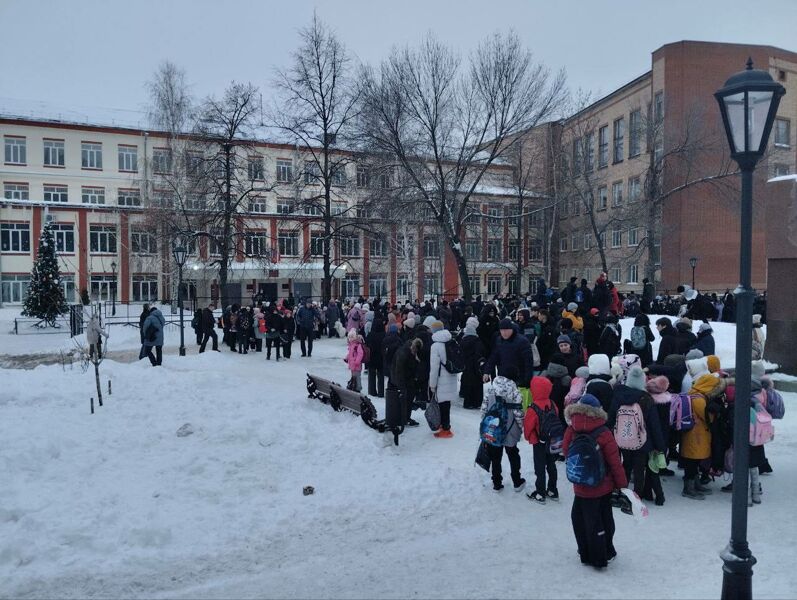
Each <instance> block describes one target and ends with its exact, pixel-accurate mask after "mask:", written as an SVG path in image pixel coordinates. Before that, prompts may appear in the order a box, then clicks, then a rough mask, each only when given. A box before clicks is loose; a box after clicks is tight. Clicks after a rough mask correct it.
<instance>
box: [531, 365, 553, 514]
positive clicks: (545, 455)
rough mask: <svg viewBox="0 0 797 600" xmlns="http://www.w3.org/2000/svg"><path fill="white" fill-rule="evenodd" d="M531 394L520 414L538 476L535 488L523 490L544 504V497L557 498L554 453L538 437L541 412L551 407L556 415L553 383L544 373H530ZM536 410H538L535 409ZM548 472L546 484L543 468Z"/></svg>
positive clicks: (532, 498)
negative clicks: (523, 410) (542, 374)
mask: <svg viewBox="0 0 797 600" xmlns="http://www.w3.org/2000/svg"><path fill="white" fill-rule="evenodd" d="M529 389H530V391H531V398H532V401H533V405H532V406H529V408H528V410H527V411H526V416H525V417H524V418H523V435H524V436H525V437H526V441H527V442H528V443H529V444H531V445H532V452H533V456H534V474H535V475H536V476H537V479H536V481H535V483H534V488H535V489H534V491H533V492H529V493H528V494H526V496H527V497H528V499H529V500H534V501H535V502H538V503H539V504H545V500H546V498H550V499H551V500H559V491H558V490H557V489H556V456H555V455H553V454H551V453H550V452H549V451H548V443H547V442H544V441H542V440H540V415H541V414H542V413H544V412H545V411H549V410H552V411H553V412H554V414H556V415H557V416H558V415H559V411H558V410H557V408H556V404H554V403H553V402H552V401H551V390H553V384H552V383H551V381H550V380H549V379H548V378H547V377H532V378H531V385H530V386H529ZM538 411H539V412H538ZM546 470H547V472H548V486H547V488H546V486H545V472H546Z"/></svg>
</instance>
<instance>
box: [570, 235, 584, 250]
mask: <svg viewBox="0 0 797 600" xmlns="http://www.w3.org/2000/svg"><path fill="white" fill-rule="evenodd" d="M579 246H581V234H578V233H574V234H573V235H571V236H570V250H572V251H573V252H576V251H577V250H579Z"/></svg>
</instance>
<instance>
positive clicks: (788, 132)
mask: <svg viewBox="0 0 797 600" xmlns="http://www.w3.org/2000/svg"><path fill="white" fill-rule="evenodd" d="M784 123H785V125H786V141H785V142H784V141H782V140H778V136H779V133H780V129H779V127H778V125H780V124H784ZM772 129H774V130H775V135H774V136H773V143H774V145H775V146H777V147H778V148H791V120H790V119H787V118H785V117H776V118H775V124H774V126H773V127H772Z"/></svg>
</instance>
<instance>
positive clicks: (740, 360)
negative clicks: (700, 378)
mask: <svg viewBox="0 0 797 600" xmlns="http://www.w3.org/2000/svg"><path fill="white" fill-rule="evenodd" d="M785 93H786V90H785V89H784V88H783V86H782V85H780V84H779V83H777V82H775V81H773V80H772V77H771V76H770V75H769V73H768V72H767V71H762V70H760V69H753V60H752V59H751V58H748V59H747V68H746V69H745V70H744V71H740V72H738V73H736V74H735V75H732V76H731V77H730V78H729V79H728V81H726V82H725V85H724V86H723V87H722V88H721V89H720V90H718V91H717V92H716V93H715V94H714V97H715V98H716V99H717V102H719V108H720V113H721V114H722V123H723V125H724V126H725V133H726V135H727V136H728V143H729V144H730V148H731V158H733V159H734V160H735V161H736V162H737V163H738V165H739V169H740V170H741V172H742V202H741V240H740V247H739V285H738V287H737V288H736V289H735V290H734V292H733V295H734V296H735V297H736V310H737V318H736V402H735V403H734V404H735V405H734V409H733V410H734V413H733V416H734V431H733V449H734V453H733V472H734V482H733V499H732V509H731V510H732V512H731V539H730V542H728V545H727V546H726V547H725V549H724V550H723V551H722V552H721V553H720V557H721V558H722V560H723V562H724V565H723V567H722V573H723V574H722V598H723V600H737V599H738V600H742V599H748V598H752V596H753V565H754V564H755V562H756V560H755V557H754V556H753V554H752V552H751V551H750V547H749V545H748V543H747V485H748V468H749V464H750V446H749V439H748V435H749V432H748V425H747V424H748V423H749V421H750V378H751V360H750V357H751V355H752V324H753V323H752V322H753V298H754V296H755V292H754V290H753V288H752V286H751V269H752V267H751V254H752V237H753V170H754V169H755V166H756V164H757V163H758V161H759V160H760V159H761V156H762V155H763V154H764V151H765V150H766V148H767V142H768V140H769V133H770V131H771V130H772V123H773V121H774V120H775V114H776V113H777V111H778V104H780V98H781V96H783V95H784V94H785Z"/></svg>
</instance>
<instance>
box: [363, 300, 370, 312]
mask: <svg viewBox="0 0 797 600" xmlns="http://www.w3.org/2000/svg"><path fill="white" fill-rule="evenodd" d="M362 310H365V311H369V310H371V306H370V305H369V304H368V303H367V302H365V303H364V304H363V305H362Z"/></svg>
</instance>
